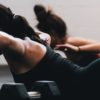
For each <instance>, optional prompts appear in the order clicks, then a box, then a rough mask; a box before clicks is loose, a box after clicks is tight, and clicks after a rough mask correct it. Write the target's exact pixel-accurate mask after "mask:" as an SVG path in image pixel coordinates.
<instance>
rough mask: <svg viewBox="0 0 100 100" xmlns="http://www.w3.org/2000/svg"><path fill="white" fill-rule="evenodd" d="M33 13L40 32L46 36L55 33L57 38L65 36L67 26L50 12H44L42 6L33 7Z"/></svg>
mask: <svg viewBox="0 0 100 100" xmlns="http://www.w3.org/2000/svg"><path fill="white" fill-rule="evenodd" d="M34 12H35V14H36V17H37V20H38V22H39V23H38V25H37V28H38V29H39V30H40V31H43V32H46V33H48V34H50V35H51V34H52V32H53V33H56V34H58V36H59V37H64V36H65V35H66V34H67V26H66V24H65V22H64V21H63V20H62V19H61V18H60V17H59V16H57V15H56V14H53V13H52V12H51V11H46V10H45V8H44V7H43V6H42V5H35V6H34Z"/></svg>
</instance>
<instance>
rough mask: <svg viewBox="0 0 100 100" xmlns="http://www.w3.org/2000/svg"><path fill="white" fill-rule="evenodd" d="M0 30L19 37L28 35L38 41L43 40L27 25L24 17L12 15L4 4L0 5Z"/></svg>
mask: <svg viewBox="0 0 100 100" xmlns="http://www.w3.org/2000/svg"><path fill="white" fill-rule="evenodd" d="M0 30H2V31H4V32H7V33H8V34H10V35H12V36H15V37H18V38H21V39H23V38H24V37H25V36H28V37H30V38H31V39H34V40H36V41H38V42H40V43H42V42H43V41H42V40H41V39H40V38H39V37H38V35H37V34H36V33H35V31H34V30H33V28H32V27H31V26H30V25H29V23H28V22H27V20H26V19H25V17H23V16H20V15H14V14H13V13H12V11H11V10H10V9H9V8H7V7H6V6H4V5H0Z"/></svg>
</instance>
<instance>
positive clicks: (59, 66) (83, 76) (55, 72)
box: [12, 47, 100, 100]
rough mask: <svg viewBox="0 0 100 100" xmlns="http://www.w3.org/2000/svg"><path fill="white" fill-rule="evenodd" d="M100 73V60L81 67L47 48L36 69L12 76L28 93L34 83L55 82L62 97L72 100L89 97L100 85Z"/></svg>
mask: <svg viewBox="0 0 100 100" xmlns="http://www.w3.org/2000/svg"><path fill="white" fill-rule="evenodd" d="M99 72H100V59H98V60H96V61H94V62H92V63H91V64H90V65H88V66H85V67H80V66H78V65H76V64H73V63H72V62H71V61H69V60H67V59H65V58H62V57H61V56H60V55H59V54H57V53H55V52H54V51H53V50H52V49H51V48H50V47H47V53H46V54H45V56H44V58H43V59H42V60H41V61H40V62H39V64H38V65H37V66H36V67H35V68H34V69H32V70H30V71H29V72H26V73H23V74H18V75H16V74H14V73H13V72H12V74H13V77H14V80H15V82H21V83H24V84H25V86H26V88H27V90H28V91H29V90H31V88H32V84H33V82H34V81H38V80H52V81H55V82H56V83H57V85H58V87H59V89H60V91H61V93H62V95H64V96H65V97H67V98H70V100H71V98H73V96H75V97H78V98H79V95H80V96H83V97H84V96H85V97H87V95H89V92H90V91H93V89H95V87H94V88H93V86H97V84H99V81H100V78H99V76H100V75H99V74H100V73H99ZM99 85H100V84H99ZM84 93H85V94H84ZM90 96H91V93H90ZM75 100H76V99H75Z"/></svg>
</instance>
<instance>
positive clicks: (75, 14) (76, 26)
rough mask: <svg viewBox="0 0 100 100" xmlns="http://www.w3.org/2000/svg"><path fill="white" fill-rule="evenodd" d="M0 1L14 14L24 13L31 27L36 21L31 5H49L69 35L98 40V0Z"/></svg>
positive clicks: (0, 58) (99, 19)
mask: <svg viewBox="0 0 100 100" xmlns="http://www.w3.org/2000/svg"><path fill="white" fill-rule="evenodd" d="M0 3H1V4H4V5H6V6H9V7H10V8H11V9H12V10H13V12H15V13H16V14H21V15H24V16H25V17H26V18H27V19H28V21H29V22H30V24H31V25H32V27H35V25H36V23H37V21H36V18H35V15H34V13H33V6H34V5H35V4H43V5H45V6H46V7H48V5H51V6H52V8H53V11H54V12H56V13H57V14H58V15H60V16H61V17H62V18H63V19H64V21H65V22H66V24H67V26H68V32H69V34H70V35H73V36H82V37H86V38H93V39H97V40H99V34H100V28H99V27H100V0H0ZM0 64H6V62H5V60H4V59H3V57H0Z"/></svg>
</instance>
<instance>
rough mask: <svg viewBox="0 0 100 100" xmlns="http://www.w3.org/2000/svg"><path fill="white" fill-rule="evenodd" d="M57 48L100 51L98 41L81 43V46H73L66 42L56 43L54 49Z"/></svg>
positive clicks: (76, 50)
mask: <svg viewBox="0 0 100 100" xmlns="http://www.w3.org/2000/svg"><path fill="white" fill-rule="evenodd" d="M59 48H67V49H71V50H73V51H75V52H94V53H100V42H98V43H93V44H87V45H82V46H74V45H71V44H67V43H66V44H60V45H57V46H56V48H55V49H59Z"/></svg>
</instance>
